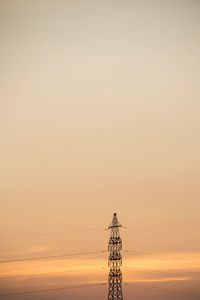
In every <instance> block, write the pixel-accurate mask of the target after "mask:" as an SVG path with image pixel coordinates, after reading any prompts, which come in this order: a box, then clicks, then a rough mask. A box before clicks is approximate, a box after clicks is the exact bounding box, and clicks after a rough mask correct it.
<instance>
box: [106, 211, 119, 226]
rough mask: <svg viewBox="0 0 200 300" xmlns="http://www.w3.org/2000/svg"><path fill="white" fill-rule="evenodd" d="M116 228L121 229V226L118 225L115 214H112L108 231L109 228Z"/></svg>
mask: <svg viewBox="0 0 200 300" xmlns="http://www.w3.org/2000/svg"><path fill="white" fill-rule="evenodd" d="M117 227H122V225H121V224H120V223H119V221H118V219H117V214H116V213H114V214H113V220H112V223H111V224H110V226H109V227H108V229H110V228H117Z"/></svg>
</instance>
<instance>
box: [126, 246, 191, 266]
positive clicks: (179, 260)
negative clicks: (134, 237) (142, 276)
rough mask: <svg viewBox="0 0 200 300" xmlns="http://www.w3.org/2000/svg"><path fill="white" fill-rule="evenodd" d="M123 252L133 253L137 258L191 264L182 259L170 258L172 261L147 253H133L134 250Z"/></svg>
mask: <svg viewBox="0 0 200 300" xmlns="http://www.w3.org/2000/svg"><path fill="white" fill-rule="evenodd" d="M124 252H127V253H133V254H135V255H139V256H145V257H153V258H156V259H157V260H164V261H178V262H184V263H186V264H190V265H191V262H186V261H184V260H183V259H179V258H177V257H174V256H173V257H172V259H170V258H168V259H166V258H165V257H164V256H162V255H154V254H149V253H147V252H142V251H134V250H124Z"/></svg>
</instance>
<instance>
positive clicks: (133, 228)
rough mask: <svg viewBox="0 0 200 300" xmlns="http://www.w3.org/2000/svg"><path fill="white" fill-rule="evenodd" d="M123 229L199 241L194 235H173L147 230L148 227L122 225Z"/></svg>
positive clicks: (168, 237) (174, 238) (199, 238)
mask: <svg viewBox="0 0 200 300" xmlns="http://www.w3.org/2000/svg"><path fill="white" fill-rule="evenodd" d="M124 229H128V230H134V231H136V234H137V231H138V234H144V235H146V234H148V235H149V234H152V235H159V236H162V237H164V238H167V239H173V240H189V241H191V242H197V243H200V237H194V236H185V235H180V234H179V235H174V234H171V233H166V232H159V231H152V230H148V229H142V228H137V227H124Z"/></svg>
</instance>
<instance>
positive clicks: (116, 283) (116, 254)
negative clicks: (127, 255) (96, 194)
mask: <svg viewBox="0 0 200 300" xmlns="http://www.w3.org/2000/svg"><path fill="white" fill-rule="evenodd" d="M120 227H122V225H121V224H120V223H119V222H118V220H117V214H116V213H114V214H113V220H112V223H111V224H110V226H109V227H108V229H111V234H110V239H109V242H108V251H110V254H109V257H108V266H109V268H110V271H109V275H108V283H109V290H108V300H123V294H122V272H121V270H120V266H121V265H122V256H121V253H120V250H122V240H121V238H120V232H119V228H120Z"/></svg>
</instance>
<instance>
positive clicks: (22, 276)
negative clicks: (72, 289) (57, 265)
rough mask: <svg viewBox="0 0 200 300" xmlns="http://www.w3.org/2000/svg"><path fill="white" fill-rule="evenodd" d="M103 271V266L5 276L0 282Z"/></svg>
mask: <svg viewBox="0 0 200 300" xmlns="http://www.w3.org/2000/svg"><path fill="white" fill-rule="evenodd" d="M101 269H102V270H103V269H105V267H104V266H97V267H94V268H84V269H83V268H82V269H76V270H65V271H58V272H47V273H37V274H23V275H16V276H6V277H0V280H9V279H18V278H32V277H42V276H48V275H57V274H66V273H73V272H81V271H88V270H91V271H92V270H101Z"/></svg>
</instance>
